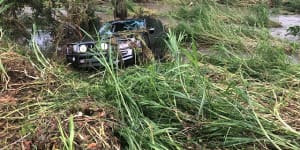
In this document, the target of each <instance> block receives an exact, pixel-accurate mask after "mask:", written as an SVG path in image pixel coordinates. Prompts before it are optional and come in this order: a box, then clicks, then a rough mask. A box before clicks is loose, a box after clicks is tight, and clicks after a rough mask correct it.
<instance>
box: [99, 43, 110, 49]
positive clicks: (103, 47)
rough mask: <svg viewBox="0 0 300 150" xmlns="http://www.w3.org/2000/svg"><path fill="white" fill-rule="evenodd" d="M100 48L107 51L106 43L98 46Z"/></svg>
mask: <svg viewBox="0 0 300 150" xmlns="http://www.w3.org/2000/svg"><path fill="white" fill-rule="evenodd" d="M100 48H101V49H102V50H107V49H108V44H106V43H101V44H100Z"/></svg>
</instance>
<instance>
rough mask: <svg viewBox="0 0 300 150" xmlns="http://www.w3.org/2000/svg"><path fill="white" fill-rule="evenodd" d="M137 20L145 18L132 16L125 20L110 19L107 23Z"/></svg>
mask: <svg viewBox="0 0 300 150" xmlns="http://www.w3.org/2000/svg"><path fill="white" fill-rule="evenodd" d="M135 20H145V19H144V18H132V19H125V20H112V21H108V22H107V23H118V22H127V21H135Z"/></svg>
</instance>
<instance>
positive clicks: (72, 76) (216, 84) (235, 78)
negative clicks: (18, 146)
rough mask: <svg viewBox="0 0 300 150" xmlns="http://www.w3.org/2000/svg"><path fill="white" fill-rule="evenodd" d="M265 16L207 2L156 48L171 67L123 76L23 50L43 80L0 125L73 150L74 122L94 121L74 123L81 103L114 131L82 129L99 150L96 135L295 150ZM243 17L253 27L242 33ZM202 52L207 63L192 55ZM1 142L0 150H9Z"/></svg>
mask: <svg viewBox="0 0 300 150" xmlns="http://www.w3.org/2000/svg"><path fill="white" fill-rule="evenodd" d="M257 9H259V10H260V11H261V12H258V11H257V12H255V11H254V10H257ZM265 11H266V10H265V7H264V6H254V7H251V8H249V9H247V8H240V9H238V8H233V7H229V6H224V5H220V4H216V3H210V2H203V3H200V4H196V5H195V6H193V7H192V8H183V9H181V10H180V11H179V12H178V14H176V15H175V16H174V17H175V18H176V19H178V21H179V22H180V23H179V26H178V27H177V28H176V29H175V30H169V32H168V38H167V39H166V41H165V42H166V45H167V50H168V53H169V55H170V57H171V59H170V61H168V62H165V63H160V62H152V63H149V64H144V65H140V66H131V67H128V68H125V69H122V70H120V69H115V68H114V65H113V63H112V60H111V61H108V62H107V61H105V59H101V58H99V62H100V63H102V64H103V66H104V67H105V69H103V70H98V71H95V72H93V73H91V72H89V73H87V72H80V71H74V70H70V69H68V68H66V67H65V66H64V65H63V64H56V63H55V62H52V61H49V60H48V59H46V58H44V57H43V55H42V53H40V50H39V49H38V47H37V46H35V44H34V41H32V42H33V47H32V48H33V53H32V55H30V58H28V59H31V60H32V62H34V64H36V66H37V67H38V71H40V72H41V74H52V77H49V76H46V77H47V78H40V79H37V80H34V81H33V83H38V82H42V84H33V85H29V86H25V87H26V88H24V87H22V88H21V91H23V92H25V91H26V89H32V90H33V92H31V93H32V94H33V95H34V97H29V98H27V99H26V96H25V95H24V96H23V97H20V99H21V101H20V102H18V106H17V107H15V106H14V105H9V104H5V105H4V106H5V107H6V110H7V111H4V112H0V116H1V117H0V119H5V120H6V121H7V122H8V125H12V126H21V127H23V128H21V129H20V130H21V131H22V135H30V136H32V137H33V138H34V137H35V136H34V135H35V134H37V133H38V132H40V128H42V129H51V127H53V128H54V129H57V131H56V132H54V133H53V136H52V139H53V140H55V139H57V147H59V148H61V149H63V148H65V149H76V146H79V145H80V144H79V142H78V139H80V136H79V135H81V134H82V132H81V131H82V130H83V128H84V126H83V125H82V124H81V125H80V123H81V122H80V119H87V120H88V119H91V118H92V117H93V116H89V117H85V116H80V115H79V117H78V115H77V113H79V112H83V110H82V109H80V108H77V107H78V106H80V105H81V104H82V105H83V104H85V103H86V102H88V103H89V104H91V105H89V107H88V108H103V109H104V110H106V111H107V110H111V111H112V115H113V116H114V119H109V118H103V119H101V118H100V119H99V118H98V119H99V120H98V121H99V122H100V123H104V125H103V126H105V125H106V123H114V124H115V126H112V128H113V129H112V130H108V129H106V128H104V127H102V126H98V125H97V126H93V127H91V128H88V131H90V132H89V133H90V134H89V135H90V136H91V137H92V139H93V140H92V141H89V142H90V143H102V144H103V146H104V147H103V148H107V149H109V147H113V145H114V144H115V143H112V142H110V141H112V140H113V138H112V137H109V136H108V134H104V133H107V132H109V131H111V132H113V134H112V135H115V137H116V138H118V139H119V140H120V143H121V148H122V149H159V150H160V149H205V148H208V149H217V148H219V149H295V150H296V149H299V148H300V144H299V143H300V139H299V125H297V122H293V121H294V120H296V119H298V118H299V116H300V114H299V111H298V108H299V107H300V102H299V98H300V97H299V89H300V74H299V71H300V70H299V65H297V64H292V63H291V62H290V61H289V59H288V56H287V55H286V53H285V50H284V48H285V47H284V44H283V43H279V44H274V43H273V42H274V41H273V39H269V37H270V36H269V34H268V33H267V32H266V29H265V28H264V27H266V24H265V23H266V22H267V20H268V18H266V16H263V14H265V13H266V12H265ZM237 12H243V13H237ZM261 13H262V14H261ZM251 15H253V16H257V15H261V18H256V17H253V18H252V19H254V20H251V19H250V20H251V21H253V22H251V23H250V21H249V18H248V17H247V16H251ZM183 18H188V19H186V20H185V22H183ZM224 21H225V22H224ZM202 46H209V51H211V54H208V55H205V54H202V53H201V52H199V49H200V47H202ZM4 69H5V68H4ZM45 79H47V81H45ZM50 81H52V82H50ZM45 116H48V117H49V116H50V117H49V118H47V117H46V118H45ZM51 116H52V117H53V118H54V122H51V120H52V119H53V118H52V117H51ZM70 116H71V117H70ZM72 116H74V117H72ZM76 116H77V117H76ZM80 117H83V118H80ZM49 120H50V124H49V125H48V124H47V122H49ZM66 120H67V121H66ZM92 121H95V120H93V119H92ZM66 122H67V124H69V125H70V126H68V125H66ZM51 123H59V125H58V126H56V128H55V126H51V125H52V124H51ZM85 123H86V122H85ZM48 126H49V128H46V127H48ZM10 129H11V128H8V129H6V130H5V131H8V130H10ZM103 132H104V133H103ZM46 133H47V132H46ZM51 133H52V132H51ZM67 135H68V136H67ZM82 137H84V136H82ZM26 139H27V140H30V138H28V137H26ZM104 139H108V140H107V141H106V140H104ZM5 140H6V141H7V142H5ZM5 140H3V142H2V143H1V142H0V144H1V147H2V145H4V144H5V145H9V144H11V142H10V141H9V139H5ZM90 143H88V144H90ZM43 144H44V145H47V143H43ZM33 145H34V146H36V147H38V144H37V143H33ZM110 145H111V146H110ZM34 146H33V147H34ZM85 146H86V145H85ZM1 147H0V148H1ZM84 148H86V147H84Z"/></svg>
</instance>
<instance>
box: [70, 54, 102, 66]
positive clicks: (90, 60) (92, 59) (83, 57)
mask: <svg viewBox="0 0 300 150" xmlns="http://www.w3.org/2000/svg"><path fill="white" fill-rule="evenodd" d="M102 57H103V56H97V55H95V54H88V53H87V54H78V53H72V54H67V55H66V59H67V62H68V63H71V64H72V65H73V66H74V67H77V68H93V67H102V65H101V63H100V62H99V59H100V58H102ZM98 58H99V59H98Z"/></svg>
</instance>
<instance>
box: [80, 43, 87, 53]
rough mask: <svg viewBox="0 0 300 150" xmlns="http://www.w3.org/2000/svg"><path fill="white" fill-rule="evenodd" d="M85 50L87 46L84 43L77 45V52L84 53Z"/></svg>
mask: <svg viewBox="0 0 300 150" xmlns="http://www.w3.org/2000/svg"><path fill="white" fill-rule="evenodd" d="M86 51H87V46H86V45H80V46H79V52H80V53H85V52H86Z"/></svg>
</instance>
